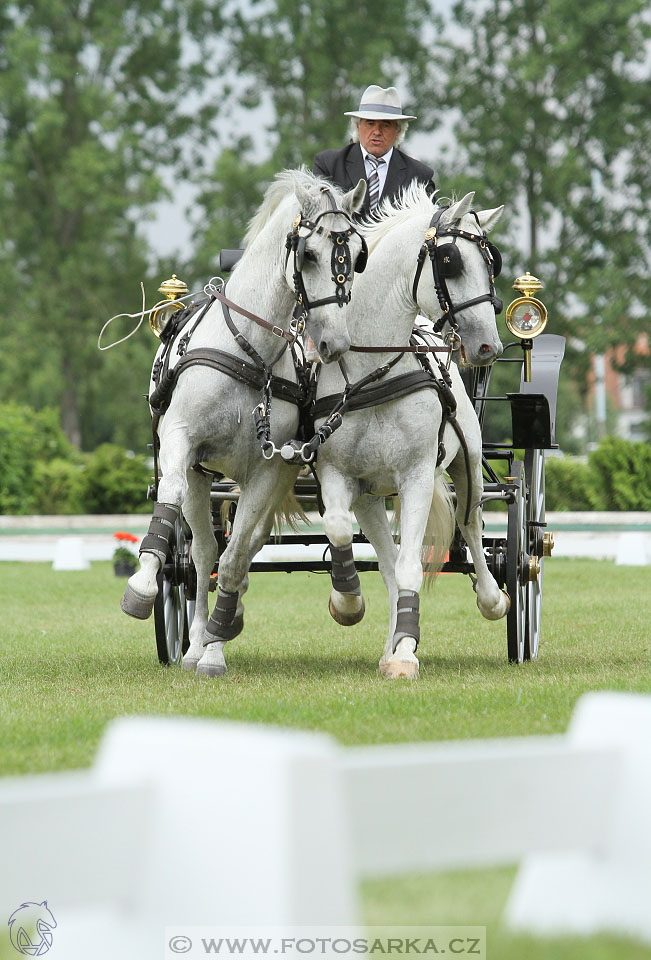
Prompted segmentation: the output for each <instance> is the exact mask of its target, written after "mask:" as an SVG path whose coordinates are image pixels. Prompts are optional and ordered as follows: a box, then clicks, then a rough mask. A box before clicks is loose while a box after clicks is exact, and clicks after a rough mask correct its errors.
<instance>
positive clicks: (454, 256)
mask: <svg viewBox="0 0 651 960" xmlns="http://www.w3.org/2000/svg"><path fill="white" fill-rule="evenodd" d="M446 210H447V207H437V209H436V210H435V211H434V216H433V217H432V219H431V221H430V225H429V227H428V228H427V230H426V231H425V240H424V243H423V244H422V246H421V248H420V250H419V252H418V265H417V267H416V273H415V275H414V282H413V286H412V295H413V298H414V300H415V301H416V303H418V299H417V294H418V283H419V280H420V275H421V273H422V271H423V265H424V263H425V257H427V256H428V255H429V258H430V261H431V264H432V275H433V278H434V289H435V290H436V296H437V298H438V302H439V306H440V308H441V310H442V311H443V313H442V315H441V316H440V317H439V318H438V320H436V321H435V322H434V332H435V333H440V331H441V330H442V329H443V327H444V326H445V324H446V323H447V324H448V325H449V326H450V327H451V328H452V331H453V332H454V333H455V334H456V333H457V331H458V329H459V324H458V323H457V319H456V314H458V313H461V311H462V310H467V309H468V308H469V307H474V306H476V304H478V303H485V302H489V303H491V304H492V305H493V309H494V310H495V313H501V312H502V307H503V303H502V301H501V300H500V298H499V297H498V296H497V295H496V293H495V277H498V276H499V275H500V271H501V269H502V256H501V254H500V252H499V250H498V249H497V247H496V246H495V244H494V243H491V242H490V240H489V239H488V238H487V236H486V232H485V231H484V230H483V229H482V226H481V224H480V223H479V218H478V216H477V214H476V213H474V211H473V216H474V217H475V219H476V221H477V225H478V227H479V229H480V230H481V233H479V234H477V233H470V232H469V231H468V230H460V229H459V228H458V227H455V226H454V225H451V226H449V227H446V228H445V229H443V230H441V229H440V228H439V221H440V219H441V217H442V215H443V214H444V213H445V211H446ZM458 222H459V221H458V220H456V221H454V223H458ZM441 237H453V240H452V243H446V244H443V245H442V246H439V245H438V241H439V239H440V238H441ZM459 237H461V238H462V239H463V240H469V241H470V242H471V243H476V244H477V245H478V247H479V252H480V253H481V255H482V258H483V260H484V263H485V264H486V271H487V273H488V293H484V294H481V296H479V297H473V298H472V299H471V300H464V301H463V303H459V304H454V303H453V302H452V297H451V296H450V291H449V290H448V285H447V282H446V280H447V279H448V278H453V277H456V276H458V275H459V273H460V272H461V270H462V268H463V261H462V258H461V252H460V250H459V248H458V246H457V239H458V238H459Z"/></svg>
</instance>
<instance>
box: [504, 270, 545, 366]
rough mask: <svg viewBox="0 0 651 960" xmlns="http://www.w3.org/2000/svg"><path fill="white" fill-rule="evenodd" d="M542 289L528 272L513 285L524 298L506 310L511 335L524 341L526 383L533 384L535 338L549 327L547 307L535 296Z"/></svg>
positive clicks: (538, 281)
mask: <svg viewBox="0 0 651 960" xmlns="http://www.w3.org/2000/svg"><path fill="white" fill-rule="evenodd" d="M542 288H543V284H542V283H541V282H540V280H539V279H538V278H537V277H533V276H532V275H531V274H530V273H529V271H528V270H527V272H526V273H525V274H524V276H523V277H518V278H517V280H516V281H515V283H514V284H513V289H514V290H518V291H519V292H520V293H522V296H521V297H517V298H516V299H515V300H513V301H512V302H511V303H510V304H509V305H508V307H507V308H506V325H507V327H508V328H509V331H510V333H512V334H513V336H514V337H517V338H518V339H519V340H521V341H522V343H521V346H522V349H523V351H524V380H525V383H531V350H532V348H533V338H534V337H537V336H538V335H539V334H541V333H542V332H543V330H544V329H545V327H546V325H547V307H546V306H545V304H544V303H543V302H542V301H541V300H537V299H536V297H534V296H533V294H534V293H536V292H537V291H538V290H542Z"/></svg>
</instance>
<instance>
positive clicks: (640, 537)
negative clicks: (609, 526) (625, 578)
mask: <svg viewBox="0 0 651 960" xmlns="http://www.w3.org/2000/svg"><path fill="white" fill-rule="evenodd" d="M649 563H651V550H650V549H649V538H648V535H647V534H646V533H642V532H640V533H636V532H635V531H630V532H627V533H620V535H619V538H618V540H617V555H616V557H615V564H616V565H617V566H618V567H619V566H622V567H626V566H628V567H645V566H647V565H648V564H649Z"/></svg>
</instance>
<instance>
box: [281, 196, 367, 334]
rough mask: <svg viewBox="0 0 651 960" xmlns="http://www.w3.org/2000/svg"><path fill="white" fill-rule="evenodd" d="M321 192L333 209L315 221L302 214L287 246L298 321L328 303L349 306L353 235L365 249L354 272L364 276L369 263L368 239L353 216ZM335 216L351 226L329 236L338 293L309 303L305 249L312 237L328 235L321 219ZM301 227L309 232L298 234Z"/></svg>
mask: <svg viewBox="0 0 651 960" xmlns="http://www.w3.org/2000/svg"><path fill="white" fill-rule="evenodd" d="M321 192H322V193H325V194H326V196H327V198H328V201H329V203H330V209H329V210H323V211H322V212H321V213H319V214H318V215H317V216H316V217H315V218H314V220H309V219H308V218H307V217H304V216H303V214H302V213H299V215H298V216H297V217H296V219H295V220H294V223H293V224H292V230H291V231H290V232H289V233H288V234H287V241H286V244H285V246H286V249H287V255H286V257H285V268H287V261H288V260H289V254H290V252H291V251H293V252H294V278H293V279H294V294H295V296H296V306H295V308H294V313H293V317H294V320H296V321H298V320H299V318H300V319H302V320H303V321H305V320H306V319H307V315H308V312H309V311H310V310H313V309H314V308H315V307H322V306H325V304H327V303H336V304H338V305H339V306H340V307H343V306H345V305H346V304H347V303H350V297H351V292H350V290H349V291H348V292H346V284H347V283H348V282H350V281H351V280H352V268H353V262H352V257H351V253H350V247H349V245H348V241H349V240H350V238H351V236H353V234H356V235H357V236H358V237H359V238H360V240H361V241H362V249H361V251H360V253H359V254H358V255H357V259H356V260H355V268H354V269H355V273H363V272H364V270H365V269H366V262H367V260H368V247H367V245H366V240H365V239H364V237H363V236H362V235H361V233H360V232H359V231H358V230H357V228H356V227H355V225H354V224H353V221H352V219H351V216H350V214H348V213H347V212H346V211H345V210H340V209H339V208H338V207H337V204H336V203H335V200H334V197H333V196H332V193H331V191H330V189H329V188H328V187H322V188H321ZM333 215H339V216H342V217H344V218H345V219H346V220H347V221H348V224H349V227H348V229H347V230H329V231H328V233H327V237H328V239H329V240H331V241H332V256H331V260H330V265H331V268H332V280H333V282H334V284H335V293H334V295H333V296H330V297H322V298H321V299H320V300H310V298H309V297H308V294H307V290H306V289H305V283H304V281H303V266H304V264H305V256H306V255H305V247H306V244H307V241H308V240H309V239H310V237H311V236H312V234H314V233H318V234H323V233H324V232H325V228H324V227H323V226H322V225H321V224H320V221H321V220H322V218H323V217H329V216H333ZM301 227H303V228H305V229H307V231H308V232H307V233H305V234H302V235H301V234H299V230H300V229H301Z"/></svg>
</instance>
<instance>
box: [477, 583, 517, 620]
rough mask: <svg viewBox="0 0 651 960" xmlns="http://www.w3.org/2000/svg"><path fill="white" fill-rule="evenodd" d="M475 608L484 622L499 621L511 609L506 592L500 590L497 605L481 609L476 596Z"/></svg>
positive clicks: (509, 599)
mask: <svg viewBox="0 0 651 960" xmlns="http://www.w3.org/2000/svg"><path fill="white" fill-rule="evenodd" d="M477 608H478V610H479V612H480V613H481V615H482V617H483V618H484V619H485V620H501V619H502V617H505V616H506V615H507V613H508V612H509V610H510V609H511V598H510V596H509V595H508V593H507V592H506V590H500V592H499V594H498V600H497V603H495V604H493V605H492V606H485V607H483V606H482V605H481V603H480V602H479V596H477Z"/></svg>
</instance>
